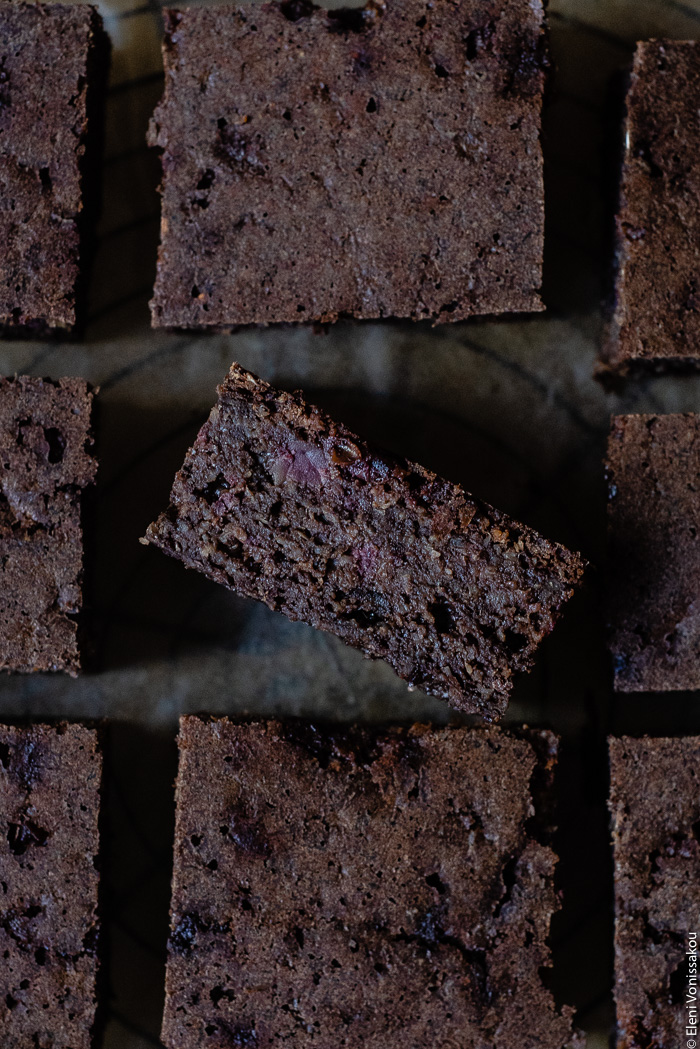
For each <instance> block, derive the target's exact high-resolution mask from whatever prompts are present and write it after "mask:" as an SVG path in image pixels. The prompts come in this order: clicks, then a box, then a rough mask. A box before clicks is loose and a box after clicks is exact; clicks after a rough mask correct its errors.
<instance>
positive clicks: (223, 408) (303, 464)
mask: <svg viewBox="0 0 700 1049" xmlns="http://www.w3.org/2000/svg"><path fill="white" fill-rule="evenodd" d="M170 498H171V502H170V507H169V508H168V510H166V511H165V513H163V514H161V516H160V517H159V518H158V520H157V521H156V522H155V524H152V525H151V526H150V527H149V529H148V532H147V535H146V539H145V540H144V541H145V542H151V543H154V544H155V545H156V546H159V547H160V548H161V549H162V550H164V551H165V552H166V553H167V554H170V555H171V556H172V557H176V558H178V559H179V560H181V561H182V562H183V563H184V564H185V565H186V566H187V567H188V568H196V569H197V570H198V571H200V572H203V573H204V574H205V575H207V576H209V578H210V579H213V580H215V581H216V582H218V583H222V584H223V585H224V586H227V587H229V588H230V589H232V590H236V591H237V592H239V593H241V594H244V595H245V596H247V597H253V598H257V599H258V600H259V601H264V602H265V603H266V604H267V605H268V606H269V607H270V608H272V609H276V610H277V611H280V612H283V613H284V614H285V615H286V616H288V617H289V618H290V619H301V620H303V621H304V622H306V623H310V624H311V625H312V626H314V627H317V628H319V629H321V630H327V631H329V632H330V633H333V634H336V635H337V636H338V637H340V638H342V639H343V640H344V641H345V642H347V643H348V644H349V645H353V646H354V647H355V648H359V649H360V650H361V651H363V652H364V653H365V655H367V656H372V657H376V658H380V659H385V660H386V661H387V662H388V663H389V664H390V665H391V666H392V667H393V668H394V670H395V671H396V673H397V674H399V676H400V677H402V678H404V679H405V680H406V681H408V682H409V683H410V684H413V685H417V686H419V687H420V688H422V689H424V690H425V691H426V692H430V693H432V694H434V695H437V696H442V697H444V698H446V699H449V700H450V702H451V703H453V704H454V705H455V706H457V707H460V708H461V709H463V710H467V711H471V712H474V713H479V714H481V715H482V716H483V717H485V718H487V719H489V720H491V719H495V718H498V717H499V716H500V715H501V714H502V713H503V711H504V710H505V707H506V705H507V702H508V695H509V693H510V689H511V687H512V678H513V674H514V672H515V671H517V670H522V669H527V668H529V667H530V666H531V664H532V661H533V657H534V652H535V649H536V647H537V645H538V644H539V642H540V641H541V640H542V638H543V637H544V636H545V635H546V634H548V633H549V632H550V630H551V629H552V628H553V626H554V623H555V620H556V618H557V616H558V614H559V612H560V610H561V608H562V606H563V605H564V603H565V602H566V601H567V600H568V598H569V597H570V596H571V594H572V592H573V589H574V587H575V585H576V583H577V582H578V580H579V577H580V576H581V573H582V571H583V564H582V562H581V560H580V559H579V558H578V557H577V556H576V555H575V554H572V553H570V552H569V551H568V550H566V549H565V548H564V547H562V546H559V545H557V544H554V543H549V542H547V540H545V539H543V538H542V537H541V536H540V535H538V534H537V533H536V532H534V531H533V530H532V529H530V528H526V527H525V526H523V525H520V524H517V523H516V522H515V521H512V520H510V519H509V518H507V517H506V516H505V515H504V514H501V513H499V512H498V511H497V510H494V509H493V508H492V507H490V506H488V505H487V504H486V503H483V502H480V501H479V500H476V499H474V498H472V496H470V495H468V494H467V493H466V492H464V491H463V490H462V489H461V488H460V487H459V486H458V485H454V484H450V483H449V482H448V481H444V480H442V479H441V478H439V477H436V476H435V474H433V473H430V472H429V471H428V470H425V469H423V467H421V466H417V465H416V464H415V463H411V462H407V461H406V460H399V459H395V458H390V457H388V456H386V455H384V454H382V453H380V452H378V451H377V450H376V449H373V448H371V447H370V446H369V445H368V444H367V443H366V442H365V441H363V440H362V439H361V438H359V437H357V436H356V435H355V434H354V433H351V432H350V431H349V430H347V429H346V428H345V427H344V426H341V425H339V424H338V423H335V422H333V420H332V419H330V418H329V417H328V416H327V415H325V413H324V412H322V411H320V410H319V409H318V408H315V407H314V406H313V405H310V404H306V403H305V401H304V400H303V398H302V395H301V394H300V393H294V394H288V393H282V392H280V391H279V390H275V389H273V388H272V387H271V386H268V384H267V383H265V382H262V381H261V380H260V379H258V378H256V377H255V376H254V375H251V374H249V373H248V372H245V371H243V369H242V368H240V367H239V366H238V365H236V364H234V365H233V366H232V368H231V371H230V372H229V375H228V377H227V378H226V380H225V382H224V383H223V385H222V386H221V387H220V388H219V402H218V404H217V405H216V406H215V407H214V409H213V411H212V413H211V415H210V417H209V420H208V422H206V423H205V425H204V426H203V427H202V429H201V430H200V432H199V436H198V437H197V440H196V442H195V444H194V447H193V448H191V449H190V450H189V452H188V454H187V458H186V459H185V463H184V466H183V468H182V470H180V472H179V473H178V474H177V476H176V478H175V483H174V485H173V489H172V492H171V497H170Z"/></svg>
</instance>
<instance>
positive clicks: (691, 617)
mask: <svg viewBox="0 0 700 1049" xmlns="http://www.w3.org/2000/svg"><path fill="white" fill-rule="evenodd" d="M699 438H700V423H699V419H698V416H697V415H692V414H687V415H618V416H615V417H614V418H613V420H612V427H611V431H610V437H609V439H608V458H607V463H606V473H607V480H608V530H609V553H608V562H609V579H608V624H609V647H610V651H611V653H612V657H613V664H614V671H615V688H616V689H617V690H618V691H621V692H644V691H649V692H652V691H665V690H679V689H697V688H700V606H699V604H698V593H700V547H699V545H698V544H699V542H700V540H699V539H698V521H699V519H700V439H699Z"/></svg>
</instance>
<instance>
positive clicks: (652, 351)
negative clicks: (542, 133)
mask: <svg viewBox="0 0 700 1049" xmlns="http://www.w3.org/2000/svg"><path fill="white" fill-rule="evenodd" d="M699 97H700V47H698V45H697V44H696V43H694V42H691V41H676V40H649V41H646V42H645V43H640V44H637V49H636V52H635V56H634V63H633V67H632V73H631V78H630V82H629V88H628V92H627V101H626V117H625V128H624V133H625V137H624V154H623V163H622V173H621V186H620V198H619V205H618V208H619V210H618V214H617V218H616V260H615V271H616V273H615V289H614V303H613V309H612V316H611V319H610V323H609V326H608V331H607V337H606V344H605V346H604V350H603V362H604V368H608V369H610V370H612V371H619V372H625V371H627V370H629V368H630V367H631V366H644V367H647V368H649V367H652V368H656V369H659V368H662V367H668V366H669V365H673V366H677V365H686V366H687V365H693V366H696V365H697V362H698V360H699V359H700V286H699V284H698V281H699V278H698V270H699V269H700V215H699V214H698V206H697V202H698V196H699V195H700V125H699V124H698V98H699Z"/></svg>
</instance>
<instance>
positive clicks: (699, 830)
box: [609, 737, 700, 1049]
mask: <svg viewBox="0 0 700 1049" xmlns="http://www.w3.org/2000/svg"><path fill="white" fill-rule="evenodd" d="M609 746H610V812H611V815H612V834H613V844H614V856H615V1001H616V1004H617V1025H618V1042H617V1044H618V1049H647V1047H649V1046H672V1045H678V1044H679V1039H680V1032H682V1030H683V1028H684V1026H685V1024H686V1023H687V1013H686V1009H685V1005H686V998H685V995H686V990H687V988H688V959H687V956H686V953H685V952H686V951H687V950H688V946H689V944H688V937H689V934H690V933H695V934H696V935H697V934H698V933H699V932H700V930H699V929H698V898H699V897H700V844H698V842H699V840H700V789H699V788H700V783H699V778H700V737H686V738H684V739H648V738H645V739H631V738H629V737H623V738H620V739H614V738H612V739H610V740H609Z"/></svg>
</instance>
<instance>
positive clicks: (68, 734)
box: [0, 724, 102, 1049]
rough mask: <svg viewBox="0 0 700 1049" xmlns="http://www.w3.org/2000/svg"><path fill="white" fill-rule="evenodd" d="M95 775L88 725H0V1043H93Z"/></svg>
mask: <svg viewBox="0 0 700 1049" xmlns="http://www.w3.org/2000/svg"><path fill="white" fill-rule="evenodd" d="M101 775H102V759H101V755H100V752H99V749H98V744H97V734H96V732H95V731H94V730H92V729H88V728H85V727H83V726H82V725H65V724H61V725H52V726H48V725H33V726H31V727H30V728H15V727H8V726H0V958H2V964H1V965H0V1031H1V1032H2V1035H1V1038H0V1040H1V1041H2V1044H3V1045H4V1046H12V1047H13V1049H90V1047H91V1046H92V1037H91V1031H92V1027H93V1021H94V1017H95V1007H96V1000H95V981H96V973H97V941H98V918H97V886H98V873H97V869H96V857H97V853H98V844H99V837H98V815H99V791H100V783H101Z"/></svg>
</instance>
